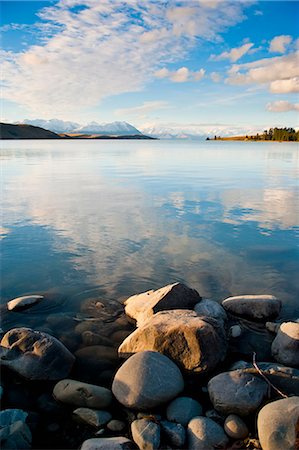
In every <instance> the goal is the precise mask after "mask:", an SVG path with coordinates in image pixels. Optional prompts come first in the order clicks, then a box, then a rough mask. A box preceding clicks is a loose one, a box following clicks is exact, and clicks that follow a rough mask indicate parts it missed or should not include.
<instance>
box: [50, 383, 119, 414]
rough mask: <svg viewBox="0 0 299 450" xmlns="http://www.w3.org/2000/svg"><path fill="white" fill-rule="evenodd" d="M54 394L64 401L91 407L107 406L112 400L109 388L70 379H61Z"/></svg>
mask: <svg viewBox="0 0 299 450" xmlns="http://www.w3.org/2000/svg"><path fill="white" fill-rule="evenodd" d="M53 395H54V398H55V399H57V400H59V401H60V402H62V403H67V404H70V405H75V406H83V407H89V408H106V407H107V406H109V405H110V404H111V402H112V394H111V391H110V390H109V389H106V388H104V387H101V386H95V385H93V384H87V383H82V382H80V381H76V380H69V379H65V380H61V381H59V383H57V384H56V385H55V386H54V390H53Z"/></svg>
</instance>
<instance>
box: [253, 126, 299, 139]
mask: <svg viewBox="0 0 299 450" xmlns="http://www.w3.org/2000/svg"><path fill="white" fill-rule="evenodd" d="M246 137H247V138H248V139H254V140H257V141H259V140H263V141H299V131H295V130H294V128H287V127H285V128H276V127H275V128H269V130H265V131H264V132H263V133H262V134H258V133H257V134H256V135H255V136H249V137H248V136H246Z"/></svg>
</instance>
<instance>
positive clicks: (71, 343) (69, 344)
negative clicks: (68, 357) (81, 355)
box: [59, 331, 80, 353]
mask: <svg viewBox="0 0 299 450" xmlns="http://www.w3.org/2000/svg"><path fill="white" fill-rule="evenodd" d="M59 340H60V342H62V343H63V345H65V346H66V348H67V349H68V350H69V351H70V352H71V353H73V352H75V351H76V350H78V347H79V345H80V339H79V336H77V335H76V334H75V333H72V332H71V331H70V332H68V333H63V334H61V335H60V336H59Z"/></svg>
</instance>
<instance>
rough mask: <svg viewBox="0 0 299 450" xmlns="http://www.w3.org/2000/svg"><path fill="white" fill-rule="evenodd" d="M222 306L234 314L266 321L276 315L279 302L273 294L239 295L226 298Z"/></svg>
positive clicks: (279, 305)
mask: <svg viewBox="0 0 299 450" xmlns="http://www.w3.org/2000/svg"><path fill="white" fill-rule="evenodd" d="M222 306H223V308H224V309H225V310H226V311H227V312H229V313H230V314H233V315H235V316H240V317H245V318H248V319H251V320H260V321H268V320H269V319H272V318H275V317H277V316H278V314H279V312H280V308H281V302H280V300H278V299H277V298H276V297H274V295H239V296H236V297H229V298H226V299H225V300H223V302H222Z"/></svg>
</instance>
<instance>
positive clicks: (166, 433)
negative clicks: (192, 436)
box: [160, 420, 186, 448]
mask: <svg viewBox="0 0 299 450" xmlns="http://www.w3.org/2000/svg"><path fill="white" fill-rule="evenodd" d="M160 426H161V436H162V439H164V441H165V442H167V443H168V444H170V445H173V446H174V447H177V448H183V446H184V444H185V440H186V431H185V428H184V427H183V425H181V424H180V423H172V422H168V421H167V420H162V421H161V422H160Z"/></svg>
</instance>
